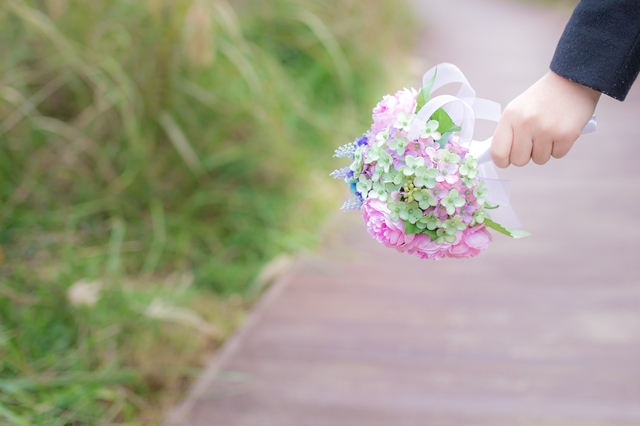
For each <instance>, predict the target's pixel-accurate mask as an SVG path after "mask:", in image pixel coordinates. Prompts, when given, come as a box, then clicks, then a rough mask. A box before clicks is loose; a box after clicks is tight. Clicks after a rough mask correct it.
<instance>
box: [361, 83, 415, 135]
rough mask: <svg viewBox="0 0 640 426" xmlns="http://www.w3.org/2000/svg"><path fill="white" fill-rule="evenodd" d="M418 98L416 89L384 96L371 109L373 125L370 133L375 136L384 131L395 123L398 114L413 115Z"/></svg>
mask: <svg viewBox="0 0 640 426" xmlns="http://www.w3.org/2000/svg"><path fill="white" fill-rule="evenodd" d="M417 97H418V92H417V91H416V89H411V90H409V89H404V90H400V91H399V92H397V93H396V94H395V95H393V96H392V95H385V96H384V97H383V98H382V100H381V101H380V102H378V105H376V107H375V108H374V109H373V125H372V126H371V133H372V134H374V135H375V134H377V133H379V132H382V131H384V130H386V129H387V128H388V127H389V126H391V125H392V124H394V123H395V122H396V119H397V117H398V114H399V113H401V112H404V113H405V114H413V113H414V112H415V109H416V106H417V102H416V98H417Z"/></svg>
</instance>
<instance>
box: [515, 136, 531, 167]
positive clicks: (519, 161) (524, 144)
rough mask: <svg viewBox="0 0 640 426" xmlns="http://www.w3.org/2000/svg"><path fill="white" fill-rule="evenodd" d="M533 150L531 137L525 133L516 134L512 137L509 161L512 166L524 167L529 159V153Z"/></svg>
mask: <svg viewBox="0 0 640 426" xmlns="http://www.w3.org/2000/svg"><path fill="white" fill-rule="evenodd" d="M532 150H533V140H532V139H531V135H530V134H529V133H528V132H526V131H520V132H516V131H514V135H513V146H512V147H511V156H510V157H509V160H510V161H511V164H513V165H514V166H518V167H522V166H526V165H527V163H528V162H529V160H530V159H531V151H532Z"/></svg>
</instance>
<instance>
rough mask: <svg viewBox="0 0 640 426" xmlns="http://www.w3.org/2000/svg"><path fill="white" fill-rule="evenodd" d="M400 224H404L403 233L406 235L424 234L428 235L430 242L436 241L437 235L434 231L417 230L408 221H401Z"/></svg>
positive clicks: (416, 227)
mask: <svg viewBox="0 0 640 426" xmlns="http://www.w3.org/2000/svg"><path fill="white" fill-rule="evenodd" d="M402 223H404V233H405V234H406V235H411V234H425V235H428V236H429V238H430V239H431V241H435V240H437V239H438V234H437V233H436V231H430V230H428V229H426V228H425V229H420V228H418V226H417V225H414V224H412V223H411V222H409V221H408V220H404V219H402Z"/></svg>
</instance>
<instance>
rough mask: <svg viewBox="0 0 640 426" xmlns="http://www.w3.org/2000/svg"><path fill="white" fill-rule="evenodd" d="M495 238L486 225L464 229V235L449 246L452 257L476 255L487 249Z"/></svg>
mask: <svg viewBox="0 0 640 426" xmlns="http://www.w3.org/2000/svg"><path fill="white" fill-rule="evenodd" d="M491 241H493V239H492V238H491V234H489V232H488V231H487V230H486V229H485V226H484V225H480V226H474V227H472V228H467V229H465V230H464V231H462V237H461V238H459V239H458V240H456V242H455V243H454V245H452V246H451V247H449V249H448V254H449V256H450V257H457V258H460V259H462V258H465V257H474V256H477V255H479V254H480V252H481V251H483V250H486V249H487V248H488V247H489V244H491Z"/></svg>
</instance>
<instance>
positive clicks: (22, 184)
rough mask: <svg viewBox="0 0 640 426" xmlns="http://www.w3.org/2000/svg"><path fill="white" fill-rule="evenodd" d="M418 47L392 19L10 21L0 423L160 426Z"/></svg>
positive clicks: (63, 13)
mask: <svg viewBox="0 0 640 426" xmlns="http://www.w3.org/2000/svg"><path fill="white" fill-rule="evenodd" d="M413 29H414V27H413V25H412V22H411V19H410V10H409V7H408V6H407V5H405V4H404V2H386V1H383V0H372V1H368V2H363V1H360V0H343V1H337V0H326V1H318V0H272V1H268V2H265V1H260V0H237V1H235V2H234V3H233V7H231V5H230V4H229V3H227V2H225V1H224V0H146V1H143V0H140V1H130V0H113V1H106V0H103V1H82V0H5V1H3V2H2V4H1V5H0V54H1V57H2V60H1V61H0V173H1V178H0V212H1V213H2V216H1V222H0V246H1V247H2V250H3V255H2V256H0V262H2V265H1V267H0V423H3V424H4V423H7V422H8V423H9V424H30V425H31V424H47V425H55V424H60V425H64V424H92V423H98V422H101V423H110V422H127V421H129V422H130V421H137V422H141V423H151V424H155V423H158V422H159V419H160V417H161V416H162V413H163V409H164V408H165V407H168V406H171V405H172V404H174V403H175V402H176V400H177V398H179V397H180V395H181V392H184V390H185V389H186V386H187V385H188V383H189V382H190V381H191V380H192V378H193V376H194V374H196V373H197V370H193V368H194V367H198V366H201V365H202V356H203V354H207V353H210V352H212V351H214V350H215V348H216V347H217V346H218V345H219V344H220V342H222V341H223V340H224V339H225V338H226V337H227V336H228V334H229V333H230V332H231V331H232V330H233V329H234V327H236V326H237V325H238V324H239V323H240V322H241V320H242V317H243V315H244V312H245V311H246V309H247V307H248V306H249V303H250V301H251V293H249V292H248V289H250V288H251V283H252V281H253V280H254V277H255V276H256V274H257V272H258V271H259V270H260V268H261V267H262V266H263V265H264V264H265V263H266V262H268V261H269V260H270V259H273V258H274V257H276V256H277V255H278V254H279V253H283V252H285V253H291V252H295V251H296V250H299V249H300V248H301V247H304V246H309V245H311V244H313V243H314V242H315V241H316V238H317V231H318V229H319V226H320V224H321V223H322V220H323V217H324V216H325V215H326V213H327V211H328V210H330V209H337V208H338V207H339V205H340V199H339V196H338V194H337V193H336V191H337V189H336V188H338V187H339V185H332V182H331V180H330V178H328V172H329V171H331V170H332V167H331V166H330V160H331V153H332V150H333V148H334V147H336V146H338V145H340V144H343V143H345V142H349V141H350V140H352V138H353V137H354V135H357V134H359V132H361V131H362V129H364V128H366V127H368V124H369V123H368V122H369V120H370V111H371V107H372V106H373V105H374V104H375V103H376V102H377V101H378V100H379V98H380V97H381V95H383V94H385V93H387V92H388V91H389V89H390V87H389V86H388V85H387V82H388V81H389V76H390V75H398V74H405V71H403V70H404V62H403V60H404V59H406V56H407V54H408V52H410V49H411V44H412V43H411V42H408V40H413V38H414V36H413ZM81 280H86V282H87V283H94V284H95V286H96V288H99V295H98V298H97V300H95V301H93V302H92V301H88V302H87V301H85V303H84V304H83V303H82V300H83V299H82V298H80V299H77V298H76V299H74V297H76V296H74V297H71V296H70V294H71V293H70V291H71V290H73V289H75V288H76V287H77V288H85V290H86V288H88V287H86V286H85V287H82V285H83V283H84V281H81ZM74 283H75V284H74ZM73 294H75V293H73ZM194 371H195V372H194Z"/></svg>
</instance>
